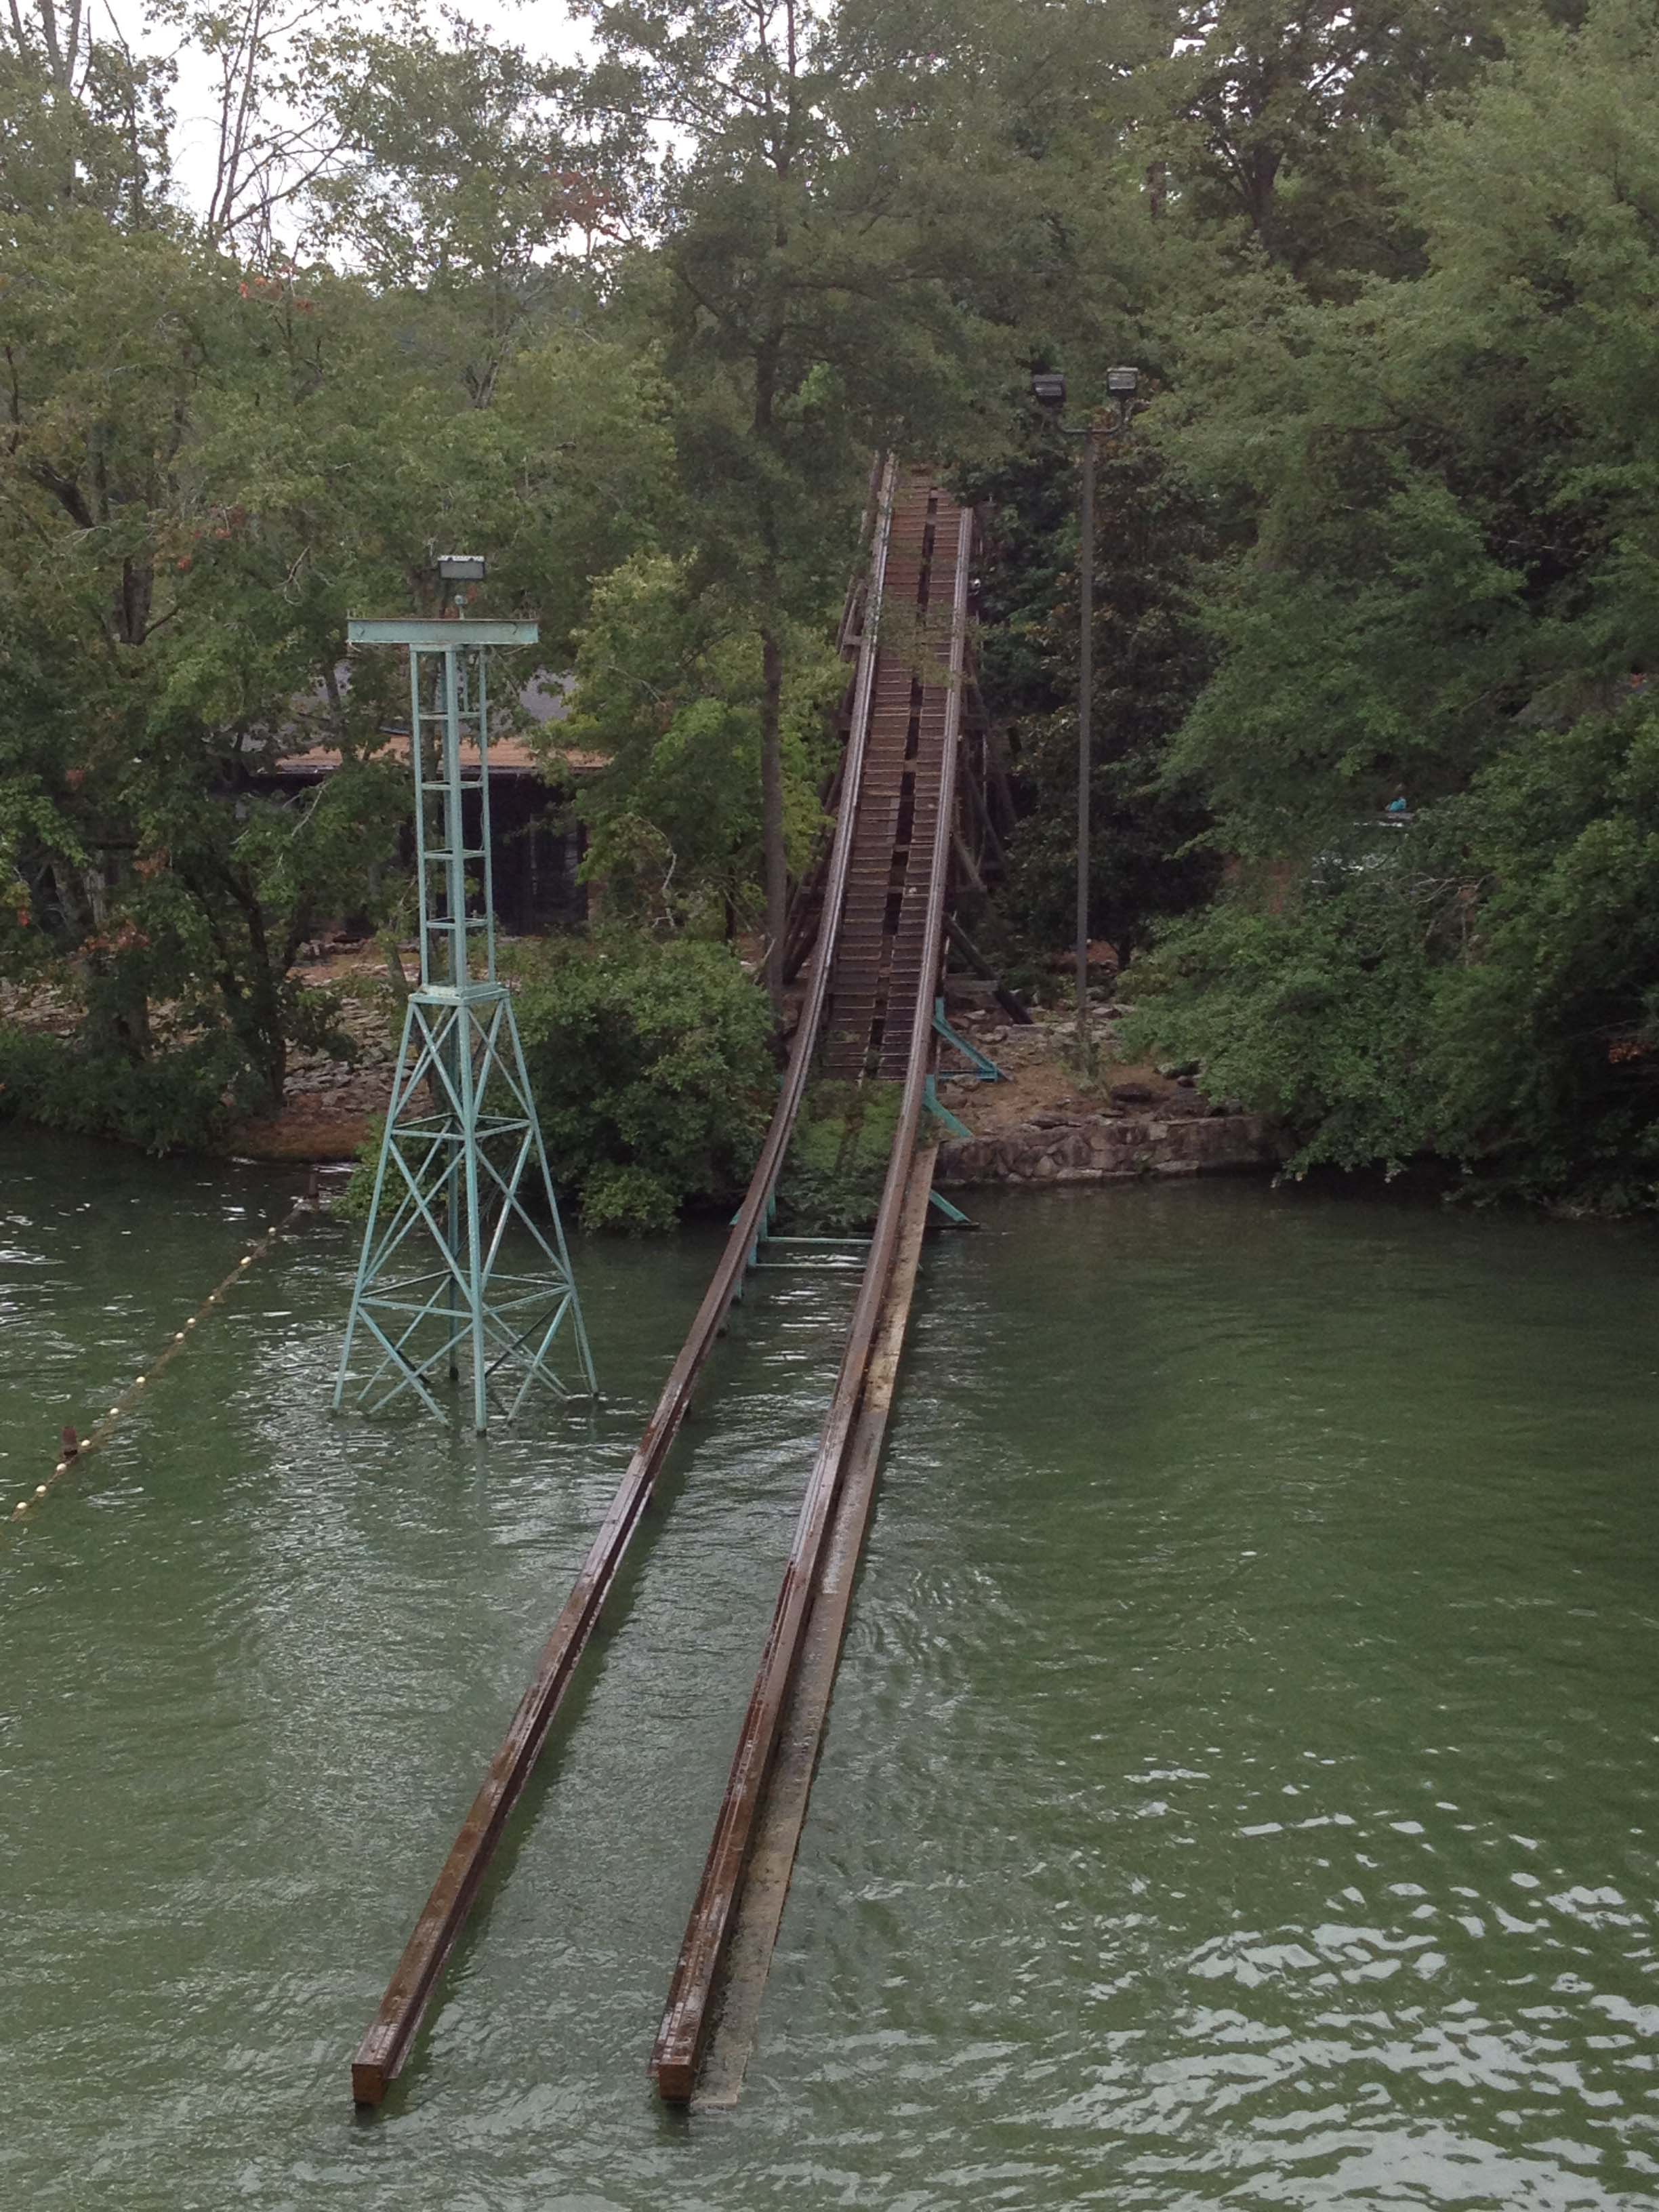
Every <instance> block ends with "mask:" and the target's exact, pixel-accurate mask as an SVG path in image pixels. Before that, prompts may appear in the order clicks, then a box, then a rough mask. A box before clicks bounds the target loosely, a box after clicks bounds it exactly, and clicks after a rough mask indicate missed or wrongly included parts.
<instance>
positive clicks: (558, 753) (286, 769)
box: [272, 730, 606, 776]
mask: <svg viewBox="0 0 1659 2212" xmlns="http://www.w3.org/2000/svg"><path fill="white" fill-rule="evenodd" d="M374 757H375V758H376V759H381V760H393V761H400V762H407V760H408V758H409V732H408V731H407V730H386V731H383V732H381V736H380V744H378V745H377V746H376V747H375V749H374ZM342 758H343V756H342V754H341V751H340V749H339V747H338V746H337V745H310V746H307V748H306V749H305V750H303V751H301V752H295V753H285V754H284V755H283V757H282V759H281V760H279V761H278V762H277V763H276V767H275V769H274V770H273V771H272V773H273V774H275V775H283V776H325V775H333V773H334V771H335V769H337V768H338V767H339V765H340V763H341V760H342ZM477 765H478V748H477V745H463V746H462V747H461V766H462V767H463V768H477ZM605 765H606V759H605V755H604V754H603V753H594V752H586V751H584V750H581V748H580V747H579V746H574V745H567V746H560V745H557V744H554V745H550V746H549V747H548V749H547V750H546V751H545V752H544V751H541V750H533V749H532V747H531V746H530V745H529V744H527V743H526V740H525V739H524V738H495V739H494V740H493V741H492V742H491V744H490V748H489V773H490V774H491V775H540V774H542V773H543V772H544V769H554V768H562V769H565V770H566V772H567V773H568V774H569V775H595V774H597V772H598V771H599V769H602V768H604V767H605Z"/></svg>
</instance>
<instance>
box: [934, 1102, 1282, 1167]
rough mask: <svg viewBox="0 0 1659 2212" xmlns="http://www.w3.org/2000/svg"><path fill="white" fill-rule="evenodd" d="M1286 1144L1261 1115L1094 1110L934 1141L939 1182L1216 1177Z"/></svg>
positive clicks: (1269, 1159)
mask: <svg viewBox="0 0 1659 2212" xmlns="http://www.w3.org/2000/svg"><path fill="white" fill-rule="evenodd" d="M1282 1158H1284V1147H1283V1146H1282V1144H1281V1143H1280V1141H1279V1136H1278V1133H1277V1131H1276V1129H1275V1127H1274V1125H1273V1122H1272V1121H1269V1120H1268V1119H1267V1116H1266V1115H1261V1114H1214V1115H1207V1116H1199V1115H1192V1116H1188V1115H1182V1116H1181V1117H1180V1118H1179V1119H1176V1118H1169V1119H1164V1118H1162V1117H1160V1116H1158V1115H1106V1114H1092V1115H1088V1116H1087V1117H1086V1118H1079V1119H1078V1120H1077V1121H1054V1120H1053V1119H1051V1118H1050V1117H1048V1116H1047V1115H1045V1116H1044V1117H1043V1118H1042V1121H1017V1122H1015V1123H1014V1124H1013V1126H1012V1127H1010V1128H1006V1129H999V1130H998V1131H996V1132H995V1133H994V1135H990V1136H985V1137H970V1138H968V1139H955V1140H953V1141H949V1142H946V1143H945V1144H943V1145H941V1146H940V1147H939V1164H938V1166H937V1168H936V1170H935V1174H936V1176H937V1179H938V1181H939V1182H941V1183H945V1184H957V1185H963V1184H968V1183H987V1182H1006V1183H1050V1182H1055V1183H1059V1182H1119V1181H1122V1180H1126V1179H1127V1178H1128V1177H1129V1176H1174V1175H1217V1174H1225V1173H1236V1172H1237V1171H1239V1170H1244V1169H1256V1170H1261V1169H1263V1168H1273V1167H1277V1166H1278V1164H1279V1161H1280V1160H1281V1159H1282Z"/></svg>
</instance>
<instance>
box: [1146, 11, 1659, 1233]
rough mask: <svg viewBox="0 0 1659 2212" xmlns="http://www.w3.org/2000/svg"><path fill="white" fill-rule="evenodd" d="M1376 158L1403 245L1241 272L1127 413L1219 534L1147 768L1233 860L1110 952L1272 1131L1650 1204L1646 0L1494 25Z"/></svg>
mask: <svg viewBox="0 0 1659 2212" xmlns="http://www.w3.org/2000/svg"><path fill="white" fill-rule="evenodd" d="M1389 174H1390V177H1391V179H1392V185H1393V190H1394V191H1395V195H1396V197H1397V204H1398V206H1399V208H1400V210H1401V219H1402V221H1404V222H1407V223H1408V224H1409V225H1410V226H1412V227H1413V230H1414V232H1415V234H1416V236H1417V237H1418V239H1419V241H1420V245H1421V263H1420V273H1419V274H1418V275H1416V276H1414V278H1413V281H1411V282H1409V283H1389V284H1383V283H1373V284H1370V286H1367V287H1364V288H1361V289H1358V291H1357V293H1356V294H1355V295H1354V296H1352V298H1351V299H1349V300H1348V301H1346V302H1345V301H1335V302H1326V303H1317V302H1315V301H1310V299H1308V298H1307V297H1306V296H1305V295H1304V296H1297V295H1296V294H1295V293H1294V291H1293V290H1292V289H1289V288H1287V287H1286V286H1285V284H1284V283H1283V282H1282V281H1279V280H1274V281H1273V282H1267V281H1258V282H1257V283H1256V284H1255V293H1254V297H1255V302H1256V307H1257V310H1258V312H1257V313H1256V315H1255V320H1254V325H1253V327H1252V329H1251V330H1250V331H1249V333H1248V336H1247V337H1246V338H1245V341H1244V343H1243V345H1241V343H1240V333H1239V331H1238V328H1237V322H1236V321H1235V322H1233V323H1232V324H1231V326H1229V325H1227V323H1226V321H1225V318H1224V316H1223V314H1222V313H1221V312H1220V311H1219V310H1218V309H1216V310H1212V311H1211V312H1209V313H1208V314H1207V315H1206V317H1205V318H1203V319H1200V323H1199V324H1198V325H1195V326H1194V330H1193V331H1192V332H1191V334H1190V350H1189V354H1188V362H1189V367H1190V369H1191V372H1192V374H1191V375H1190V378H1189V380H1188V381H1187V382H1186V384H1185V385H1184V386H1183V390H1182V396H1181V398H1180V400H1179V402H1178V403H1177V404H1171V405H1170V407H1168V408H1167V409H1165V410H1162V419H1163V425H1164V427H1163V430H1162V434H1161V435H1162V436H1163V439H1164V443H1165V445H1166V447H1167V449H1168V450H1169V451H1170V453H1171V454H1172V456H1174V457H1175V458H1176V459H1178V460H1179V461H1180V463H1181V465H1182V466H1183V467H1184V468H1185V469H1186V470H1188V471H1189V472H1190V473H1191V474H1192V476H1193V477H1194V479H1195V480H1196V481H1198V482H1200V483H1206V484H1207V485H1208V487H1209V488H1210V490H1211V494H1212V498H1213V500H1214V501H1215V505H1216V511H1217V513H1218V516H1220V517H1222V518H1223V519H1224V527H1225V532H1226V533H1227V536H1228V538H1230V539H1231V551H1230V553H1229V554H1228V556H1227V558H1226V560H1225V562H1224V563H1223V564H1221V565H1220V566H1219V567H1218V569H1217V570H1216V572H1215V574H1214V575H1213V576H1212V582H1211V586H1210V589H1209V592H1208V619H1209V622H1210V625H1211V628H1212V634H1213V637H1214V640H1215V645H1216V649H1217V652H1218V656H1219V664H1218V670H1217V673H1216V675H1215V677H1214V678H1213V679H1212V682H1211V683H1210V684H1208V685H1207V686H1206V690H1204V692H1203V694H1202V695H1201V696H1200V698H1199V700H1198V701H1197V702H1196V703H1195V705H1194V709H1193V711H1192V713H1191V714H1189V716H1188V719H1187V721H1186V723H1185V725H1184V726H1183V727H1182V731H1181V732H1180V734H1179V736H1178V738H1177V739H1176V744H1175V745H1174V748H1173V750H1172V752H1171V756H1170V775H1172V776H1176V775H1178V776H1180V777H1182V778H1183V779H1185V780H1186V781H1188V782H1190V783H1192V784H1194V785H1195V786H1196V787H1198V788H1199V789H1200V790H1201V791H1202V792H1203V793H1204V794H1205V795H1206V798H1207V799H1208V800H1209V803H1210V805H1212V809H1213V810H1214V812H1215V814H1216V816H1217V817H1218V826H1217V829H1216V831H1215V833H1214V834H1215V837H1216V842H1218V843H1219V844H1220V845H1222V847H1223V848H1224V849H1225V850H1227V851H1229V852H1231V854H1233V855H1235V856H1236V857H1237V861H1238V863H1239V866H1238V868H1237V876H1236V880H1235V883H1234V884H1233V886H1232V889H1231V892H1230V894H1229V896H1228V897H1227V899H1226V900H1225V902H1224V903H1223V904H1222V905H1221V906H1220V907H1218V908H1217V909H1216V910H1215V911H1214V913H1213V914H1212V915H1208V916H1206V917H1204V918H1202V919H1201V920H1200V921H1197V922H1194V923H1189V924H1187V925H1184V926H1182V927H1178V928H1177V929H1176V931H1174V932H1173V933H1171V934H1170V936H1169V937H1168V938H1167V939H1165V940H1164V943H1163V945H1161V946H1160V948H1159V950H1158V952H1157V954H1156V955H1155V957H1152V958H1151V959H1149V960H1147V961H1146V962H1144V963H1141V966H1140V968H1139V971H1138V973H1137V975H1136V977H1135V978H1134V979H1133V981H1134V983H1135V986H1136V987H1137V988H1138V989H1139V991H1140V993H1141V994H1142V999H1143V1010H1142V1034H1143V1037H1144V1038H1146V1039H1150V1040H1152V1041H1153V1042H1155V1043H1156V1044H1157V1045H1158V1046H1159V1047H1161V1048H1165V1049H1170V1050H1176V1051H1179V1052H1182V1054H1194V1055H1200V1056H1201V1057H1202V1058H1203V1059H1204V1060H1205V1061H1206V1066H1207V1070H1208V1079H1209V1081H1210V1084H1211V1085H1212V1088H1216V1087H1219V1088H1221V1089H1224V1090H1226V1091H1233V1092H1236V1093H1237V1095H1239V1096H1240V1097H1243V1098H1245V1099H1246V1100H1247V1102H1248V1103H1252V1104H1255V1105H1260V1106H1263V1107H1267V1108H1271V1109H1273V1110H1276V1111H1279V1112H1282V1113H1284V1114H1285V1115H1287V1117H1288V1118H1289V1120H1290V1121H1291V1125H1292V1127H1293V1129H1294V1130H1295V1132H1296V1134H1297V1137H1298V1138H1299V1139H1300V1140H1301V1141H1302V1143H1303V1146H1304V1152H1303V1154H1302V1158H1304V1160H1314V1159H1331V1160H1338V1161H1342V1162H1345V1163H1353V1162H1358V1161H1359V1160H1362V1159H1365V1158H1378V1159H1383V1160H1386V1161H1389V1162H1397V1161H1398V1160H1400V1159H1401V1158H1405V1157H1407V1156H1408V1155H1409V1154H1410V1153H1412V1152H1417V1151H1428V1150H1432V1151H1434V1152H1437V1153H1439V1154H1440V1155H1441V1156H1443V1157H1444V1158H1449V1159H1453V1160H1456V1161H1459V1162H1461V1163H1462V1164H1464V1165H1465V1166H1466V1167H1467V1168H1468V1169H1469V1170H1470V1171H1471V1173H1472V1175H1473V1176H1474V1177H1475V1178H1476V1179H1477V1180H1478V1181H1479V1182H1480V1184H1481V1186H1482V1187H1483V1188H1504V1189H1511V1190H1516V1191H1521V1192H1523V1193H1525V1194H1528V1195H1532V1196H1546V1195H1551V1194H1563V1193H1566V1194H1571V1195H1573V1196H1574V1197H1576V1198H1588V1199H1589V1200H1593V1201H1595V1202H1605V1201H1609V1200H1611V1201H1615V1202H1620V1203H1627V1204H1628V1203H1641V1204H1648V1203H1652V1202H1653V1200H1654V1197H1655V1194H1656V1192H1659V1177H1656V1166H1659V1090H1656V1085H1655V1084H1654V1081H1653V1079H1652V1078H1651V1077H1650V1073H1649V1068H1650V1060H1651V1046H1650V1032H1651V1024H1652V1021H1653V1010H1654V1006H1655V1004H1656V992H1659V941H1656V939H1655V937H1654V934H1653V932H1652V930H1651V928H1650V924H1649V921H1648V914H1649V910H1650V899H1651V896H1652V891H1653V888H1654V886H1653V860H1652V855H1653V851H1654V844H1653V841H1654V837H1655V835H1656V831H1659V820H1656V816H1655V812H1654V804H1653V797H1652V793H1653V776H1654V767H1653V749H1654V744H1655V738H1654V733H1653V726H1652V714H1651V709H1650V707H1649V706H1648V705H1647V703H1646V702H1647V700H1648V697H1649V694H1648V691H1647V684H1648V680H1649V673H1650V671H1656V670H1659V593H1656V592H1655V589H1654V583H1655V579H1656V577H1659V522H1656V513H1659V510H1656V507H1655V502H1654V500H1653V496H1652V493H1653V486H1654V484H1655V483H1656V481H1659V425H1656V417H1655V415H1654V411H1653V409H1652V407H1651V405H1650V404H1648V399H1649V397H1650V393H1651V391H1652V388H1653V383H1654V379H1655V375H1656V370H1659V314H1656V309H1655V306H1654V302H1655V300H1656V298H1659V234H1656V230H1655V227H1654V222H1653V220H1652V215H1651V211H1652V210H1653V209H1654V208H1655V207H1656V206H1659V22H1656V17H1655V14H1654V10H1653V9H1652V8H1651V7H1650V5H1649V4H1647V0H1600V4H1597V5H1595V6H1592V7H1591V8H1590V9H1589V12H1588V13H1587V14H1586V15H1585V16H1584V19H1583V26H1582V27H1581V28H1580V29H1578V30H1577V31H1574V30H1570V29H1565V28H1561V27H1555V26H1552V25H1549V24H1547V23H1543V22H1539V21H1534V22H1533V23H1532V24H1530V25H1528V26H1522V27H1516V28H1512V30H1511V32H1510V37H1509V52H1508V55H1507V57H1506V58H1504V60H1503V61H1501V62H1500V63H1498V64H1495V65H1494V66H1492V68H1491V69H1490V70H1488V71H1487V73H1486V76H1485V77H1484V79H1482V80H1481V81H1480V82H1478V83H1477V84H1476V85H1475V86H1474V88H1473V89H1472V90H1471V91H1470V93H1469V94H1468V96H1467V97H1466V98H1465V99H1463V100H1461V101H1459V102H1456V103H1446V104H1443V105H1442V106H1439V107H1438V108H1437V110H1435V111H1433V112H1431V113H1430V114H1429V115H1428V116H1427V117H1426V118H1425V119H1423V120H1421V121H1420V122H1419V125H1417V127H1416V128H1414V129H1413V131H1410V132H1408V133H1407V134H1405V135H1404V137H1402V140H1401V143H1400V144H1399V145H1398V146H1397V147H1396V148H1395V150H1394V151H1393V152H1392V153H1391V155H1390V156H1389ZM1402 790H1403V792H1404V793H1406V795H1407V797H1408V798H1409V799H1410V802H1411V806H1412V812H1413V821H1412V823H1411V825H1410V827H1409V828H1408V829H1407V830H1405V831H1404V832H1402V833H1400V834H1398V835H1397V836H1396V835H1394V834H1392V833H1385V832H1370V831H1367V830H1366V829H1364V828H1363V827H1362V825H1364V824H1365V823H1374V822H1375V821H1376V817H1377V813H1378V810H1379V809H1380V808H1381V806H1382V805H1383V804H1384V802H1385V801H1386V800H1387V799H1389V796H1390V794H1391V793H1395V792H1398V791H1402ZM1377 836H1383V837H1384V838H1386V840H1387V849H1386V850H1381V851H1379V850H1370V851H1368V850H1367V849H1366V847H1367V844H1368V842H1370V843H1371V844H1375V841H1376V837H1377Z"/></svg>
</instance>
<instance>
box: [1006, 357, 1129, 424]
mask: <svg viewBox="0 0 1659 2212" xmlns="http://www.w3.org/2000/svg"><path fill="white" fill-rule="evenodd" d="M1139 389H1140V371H1139V369H1138V368H1130V367H1128V366H1127V363H1122V362H1121V363H1120V364H1119V365H1118V367H1117V368H1109V369H1108V370H1107V372H1106V390H1107V393H1108V395H1109V398H1113V399H1115V400H1116V402H1117V411H1118V416H1119V418H1120V420H1121V421H1122V422H1127V421H1128V419H1129V414H1130V410H1131V409H1132V408H1133V405H1134V404H1135V394H1136V392H1139ZM1031 397H1032V398H1033V399H1035V400H1036V403H1037V404H1038V405H1039V406H1040V407H1045V408H1047V409H1048V412H1049V413H1050V414H1051V415H1058V414H1059V412H1060V409H1061V408H1062V407H1064V406H1065V404H1066V379H1065V378H1064V377H1063V376H1062V375H1061V374H1060V371H1059V370H1058V369H1054V368H1040V369H1038V370H1037V372H1036V374H1035V375H1034V376H1033V377H1032V379H1031Z"/></svg>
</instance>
